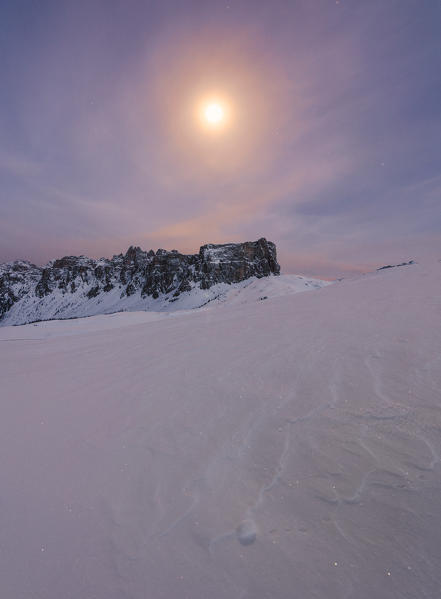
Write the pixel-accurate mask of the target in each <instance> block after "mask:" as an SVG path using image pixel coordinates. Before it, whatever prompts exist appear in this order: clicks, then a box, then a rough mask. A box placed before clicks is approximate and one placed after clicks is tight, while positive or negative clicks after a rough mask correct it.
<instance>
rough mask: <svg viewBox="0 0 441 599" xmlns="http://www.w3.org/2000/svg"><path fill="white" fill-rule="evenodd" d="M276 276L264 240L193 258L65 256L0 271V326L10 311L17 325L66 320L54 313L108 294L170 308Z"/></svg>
mask: <svg viewBox="0 0 441 599" xmlns="http://www.w3.org/2000/svg"><path fill="white" fill-rule="evenodd" d="M279 273H280V267H279V265H278V263H277V255H276V246H275V245H274V243H272V242H271V241H267V240H266V239H265V238H261V239H259V240H258V241H247V242H245V243H226V244H221V245H214V244H207V245H203V246H202V247H201V248H200V250H199V253H198V254H194V255H186V254H181V253H179V252H178V251H177V250H172V251H167V250H163V249H159V250H157V251H156V252H154V251H153V250H150V251H148V252H146V251H143V250H142V249H141V248H139V247H133V246H132V247H130V248H129V249H128V250H127V252H126V254H124V255H123V254H119V255H117V256H113V258H111V259H106V258H100V259H99V260H94V259H91V258H87V257H85V256H66V257H64V258H61V259H59V260H53V261H51V262H49V264H47V265H46V266H44V267H38V266H35V265H34V264H31V263H29V262H25V261H16V262H12V263H7V264H2V265H0V321H2V320H6V315H7V314H8V312H9V311H10V310H11V309H13V308H14V310H15V312H17V313H19V312H20V311H21V312H22V316H21V317H20V318H18V320H17V319H15V321H14V324H17V323H19V322H20V323H21V322H30V321H31V320H41V319H43V320H44V319H47V318H56V317H58V318H62V317H68V316H66V315H67V314H71V313H72V310H71V311H70V312H69V311H66V309H65V308H63V310H61V312H60V306H61V305H62V306H67V305H76V306H77V307H78V305H79V304H87V302H92V301H93V302H95V304H96V303H97V302H103V303H104V304H105V303H106V302H105V298H106V296H110V294H112V297H113V296H114V295H115V294H118V296H119V297H120V298H129V297H130V296H134V295H137V296H139V297H140V298H153V299H156V298H158V297H160V296H161V295H168V296H169V301H171V302H172V301H174V300H175V299H176V298H177V297H179V296H180V295H181V294H182V293H185V292H188V291H190V290H192V289H194V287H199V288H200V289H202V290H204V289H209V288H210V287H212V286H213V285H216V284H218V283H228V284H230V283H238V282H240V281H243V280H245V279H248V278H250V277H259V278H260V277H265V276H268V275H271V274H274V275H278V274H279ZM60 296H61V298H60ZM70 296H71V297H70ZM43 308H44V309H43ZM103 311H104V310H103ZM83 312H84V311H83ZM86 313H87V310H86V312H85V314H86ZM5 324H6V323H5Z"/></svg>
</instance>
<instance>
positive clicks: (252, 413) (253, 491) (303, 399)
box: [0, 261, 441, 599]
mask: <svg viewBox="0 0 441 599" xmlns="http://www.w3.org/2000/svg"><path fill="white" fill-rule="evenodd" d="M278 280H279V278H278V277H277V278H276V277H270V278H269V279H267V280H266V281H265V284H266V285H267V290H269V291H268V293H266V292H265V293H263V295H269V296H271V285H272V284H273V283H272V282H274V281H278ZM440 282H441V264H440V263H439V262H438V261H433V263H430V262H421V263H419V264H415V265H412V266H411V267H409V268H399V269H386V270H382V271H379V272H376V273H373V274H371V275H366V276H363V277H359V278H355V279H352V280H345V281H343V282H341V283H338V284H335V285H329V286H327V287H324V288H322V289H317V290H315V291H313V292H311V293H301V294H295V295H293V294H290V295H286V296H281V295H280V287H278V291H277V293H276V295H277V297H274V296H273V297H269V299H268V300H266V301H255V300H256V297H257V292H258V293H262V290H261V289H259V290H256V289H255V291H254V292H253V294H252V295H248V296H247V295H246V293H247V291H246V289H243V290H242V291H241V292H240V293H241V294H242V295H241V294H239V295H234V297H235V298H236V299H237V302H236V301H235V302H232V303H228V302H224V303H223V305H222V307H216V308H209V307H205V308H203V309H201V310H200V311H198V312H187V313H184V312H182V313H181V315H180V316H179V317H174V316H173V317H171V316H168V317H161V316H158V315H154V314H150V313H131V314H117V315H112V316H110V315H109V316H97V317H92V318H88V319H84V320H78V321H65V322H62V321H59V322H47V323H38V324H35V325H26V326H23V327H4V328H2V329H1V330H0V352H1V354H0V376H1V381H2V387H1V392H2V419H1V420H0V452H1V455H2V456H4V460H3V461H2V467H1V474H2V487H1V491H0V502H1V522H0V524H1V530H2V533H1V538H2V553H1V560H0V590H1V596H2V597H5V598H9V597H11V598H14V599H16V598H19V599H27V598H32V599H33V598H34V597H42V598H44V599H59V598H60V597H63V598H66V599H74V598H75V599H90V598H91V597H94V598H96V599H145V598H146V597H148V598H149V599H160V598H161V599H162V598H166V599H182V598H184V597H188V598H191V599H206V598H207V597H210V599H231V598H236V599H256V598H259V599H260V598H268V599H269V598H271V599H292V598H293V597H315V598H318V599H342V598H344V599H372V597H375V598H378V599H396V598H397V597H400V599H401V598H404V599H415V598H418V599H420V598H423V599H435V598H438V597H439V589H440V588H441V549H440V547H441V545H440V538H441V520H440V518H439V514H440V509H441V481H440V474H441V401H440V389H441V361H440V356H441V334H440V333H441V331H440V322H441V318H440V317H441V302H440V297H441V283H440ZM253 284H254V283H253ZM247 289H248V290H249V288H247ZM235 293H236V292H235ZM250 293H251V292H250ZM247 298H248V299H249V301H248V302H247ZM230 300H231V296H230ZM244 302H245V303H244ZM23 572H26V575H25V576H24V575H23Z"/></svg>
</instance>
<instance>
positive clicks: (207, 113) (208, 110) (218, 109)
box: [198, 96, 231, 135]
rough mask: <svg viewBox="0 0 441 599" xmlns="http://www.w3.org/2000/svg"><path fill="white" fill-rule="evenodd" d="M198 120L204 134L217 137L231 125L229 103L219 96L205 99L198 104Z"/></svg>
mask: <svg viewBox="0 0 441 599" xmlns="http://www.w3.org/2000/svg"><path fill="white" fill-rule="evenodd" d="M198 119H199V122H200V124H201V125H202V128H203V129H204V130H205V131H206V132H208V133H210V132H211V133H216V135H217V134H219V133H221V132H223V131H225V130H226V129H227V128H229V126H230V125H231V103H230V102H229V101H228V100H226V99H223V98H220V97H219V96H218V97H216V96H211V98H210V97H206V98H205V99H202V100H201V101H200V103H199V107H198Z"/></svg>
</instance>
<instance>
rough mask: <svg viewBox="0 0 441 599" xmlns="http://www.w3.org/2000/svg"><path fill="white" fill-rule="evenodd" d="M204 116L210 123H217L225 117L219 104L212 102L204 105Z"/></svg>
mask: <svg viewBox="0 0 441 599" xmlns="http://www.w3.org/2000/svg"><path fill="white" fill-rule="evenodd" d="M204 117H205V120H206V121H207V123H209V124H210V125H219V124H220V123H221V122H222V121H223V120H224V118H225V110H224V108H223V107H222V105H221V104H218V103H217V102H213V103H211V104H208V105H207V106H206V107H205V110H204Z"/></svg>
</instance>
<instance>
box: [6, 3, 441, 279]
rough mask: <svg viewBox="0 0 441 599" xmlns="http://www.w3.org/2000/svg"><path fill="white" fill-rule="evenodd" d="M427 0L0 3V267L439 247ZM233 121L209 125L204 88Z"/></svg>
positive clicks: (403, 253)
mask: <svg viewBox="0 0 441 599" xmlns="http://www.w3.org/2000/svg"><path fill="white" fill-rule="evenodd" d="M440 31H441V3H440V2H439V1H438V0H433V1H432V0H415V1H409V0H397V1H394V0H379V1H377V0H370V1H369V2H367V1H366V0H358V1H357V0H352V1H350V0H339V1H337V2H336V1H335V0H329V1H328V0H326V1H325V0H303V1H297V0H272V1H271V2H269V1H268V0H265V1H259V0H226V1H225V2H219V1H217V2H213V1H211V0H204V1H190V0H188V1H185V0H175V1H171V0H170V1H168V0H161V1H159V0H158V1H156V2H149V1H147V0H143V1H141V0H118V1H115V0H96V1H95V0H77V1H76V2H72V1H64V0H54V1H49V0H46V1H45V0H41V1H37V0H4V1H3V2H2V3H1V18H0V56H1V59H0V82H1V83H0V262H4V261H8V260H13V259H16V258H24V259H28V260H31V261H33V262H35V263H37V264H41V263H44V262H46V261H48V260H49V259H51V258H55V257H60V256H63V255H66V254H86V255H89V256H96V257H98V256H111V255H112V254H115V253H119V252H121V251H126V249H127V247H128V246H129V245H132V244H134V245H140V246H142V247H143V248H145V249H150V248H151V247H152V248H153V249H156V248H158V247H164V248H166V249H172V248H176V249H179V250H181V251H185V252H193V251H197V250H198V248H199V246H200V245H201V244H203V243H207V242H215V243H217V242H219V243H222V242H227V241H245V240H254V239H257V238H258V237H261V236H265V237H267V238H268V239H271V240H272V241H274V242H275V243H276V244H277V246H278V250H279V259H280V262H281V265H282V271H283V272H304V273H306V274H315V275H319V276H329V277H332V276H338V275H339V274H342V273H349V272H357V271H361V270H366V269H370V268H372V267H375V266H378V265H381V264H384V263H389V262H393V261H400V262H401V261H403V260H408V259H410V258H418V255H420V254H421V253H423V252H424V253H425V252H432V253H439V254H440V255H441V247H440V246H441V243H440V241H441V77H440V72H441V35H440ZM212 92H216V93H218V94H220V95H222V96H223V97H225V98H227V99H228V101H229V102H230V103H231V106H232V109H233V112H234V119H233V121H232V123H231V126H230V127H229V128H228V130H226V131H225V132H224V133H223V134H222V135H218V136H213V135H208V134H207V132H206V131H203V129H202V128H201V127H200V126H198V123H197V122H196V121H195V119H194V118H193V112H192V111H193V108H194V105H195V103H197V102H198V101H199V99H200V98H202V97H203V96H204V94H207V93H212Z"/></svg>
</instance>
